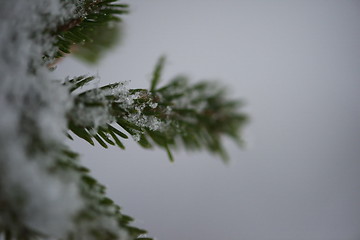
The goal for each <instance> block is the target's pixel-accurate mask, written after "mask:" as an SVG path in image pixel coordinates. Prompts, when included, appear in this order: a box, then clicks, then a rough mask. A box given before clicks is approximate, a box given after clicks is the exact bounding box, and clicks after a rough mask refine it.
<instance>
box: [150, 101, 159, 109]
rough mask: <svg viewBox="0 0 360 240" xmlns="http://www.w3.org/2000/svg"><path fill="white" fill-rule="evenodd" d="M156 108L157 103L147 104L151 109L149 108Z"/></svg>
mask: <svg viewBox="0 0 360 240" xmlns="http://www.w3.org/2000/svg"><path fill="white" fill-rule="evenodd" d="M157 106H158V103H156V102H155V103H154V102H151V103H149V107H151V108H156V107H157Z"/></svg>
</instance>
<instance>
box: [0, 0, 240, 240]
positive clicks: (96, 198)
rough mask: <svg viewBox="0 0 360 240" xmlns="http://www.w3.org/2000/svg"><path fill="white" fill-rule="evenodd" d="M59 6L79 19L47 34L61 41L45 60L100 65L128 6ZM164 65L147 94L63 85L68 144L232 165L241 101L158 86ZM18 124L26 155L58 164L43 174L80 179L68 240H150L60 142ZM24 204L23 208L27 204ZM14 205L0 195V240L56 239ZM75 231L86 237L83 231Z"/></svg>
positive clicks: (105, 1)
mask: <svg viewBox="0 0 360 240" xmlns="http://www.w3.org/2000/svg"><path fill="white" fill-rule="evenodd" d="M62 2H63V3H64V4H65V5H66V4H70V5H71V4H72V5H74V6H76V9H75V12H74V16H72V17H69V18H68V19H65V21H64V22H62V21H61V20H59V21H58V22H59V23H61V24H59V25H58V26H57V27H56V28H55V29H46V30H44V34H50V36H51V37H54V39H56V41H55V43H54V46H53V49H52V50H53V52H55V56H48V55H51V54H47V53H44V56H43V58H44V59H46V60H49V59H50V60H53V59H54V58H58V57H62V56H64V54H67V53H72V52H75V54H76V56H77V57H78V58H79V59H82V60H85V61H87V62H90V63H94V62H96V60H98V59H99V57H100V56H101V54H102V53H103V52H104V50H106V49H108V48H109V47H111V46H113V44H114V43H115V40H116V38H117V37H118V33H119V32H118V29H119V28H118V25H117V24H116V23H118V22H119V21H120V20H121V18H120V16H121V15H123V14H126V13H127V12H128V6H127V5H126V4H117V3H115V2H117V1H116V0H83V1H81V0H62ZM44 19H45V20H46V17H44ZM45 20H44V21H45ZM47 36H48V35H47ZM46 51H47V50H46ZM50 52H52V51H50ZM44 62H45V61H44ZM164 64H165V57H161V58H160V59H159V61H158V63H157V64H156V66H155V69H154V72H153V75H152V79H151V82H150V88H149V89H130V90H127V89H125V86H124V83H112V84H108V85H105V86H102V87H94V88H91V87H89V83H91V81H92V80H94V77H91V76H90V77H89V76H79V77H75V78H72V79H67V80H65V82H64V83H63V87H67V89H68V91H69V94H70V99H69V101H70V103H71V104H72V108H71V109H70V110H69V111H68V112H67V113H66V116H65V117H66V120H67V127H68V129H67V131H66V133H65V134H66V135H67V136H68V138H69V139H73V135H76V136H78V137H79V138H81V139H83V140H85V141H87V142H88V143H89V144H91V145H95V144H96V143H98V144H99V145H100V146H102V147H104V148H107V147H108V146H109V145H111V146H117V147H119V148H121V149H125V146H124V144H123V141H124V140H127V139H128V138H129V137H132V138H134V139H135V140H136V141H137V142H138V144H139V145H140V146H141V147H143V148H153V147H154V146H157V147H160V148H162V149H164V150H165V151H166V153H167V155H168V158H169V159H170V161H173V160H174V157H173V154H172V150H174V149H177V148H180V147H183V148H185V149H187V150H207V151H209V152H211V153H214V154H217V155H219V156H220V157H221V158H222V159H223V160H227V155H226V151H225V149H224V146H223V144H222V138H223V137H224V136H227V137H230V138H232V139H233V140H235V141H236V142H238V143H241V135H240V133H241V130H242V128H243V126H244V124H245V123H246V122H247V116H246V115H245V114H243V113H241V112H240V109H239V108H240V107H241V106H242V104H241V101H238V100H229V99H228V98H227V93H226V91H225V90H224V89H223V88H221V87H219V86H218V85H217V84H216V83H211V82H199V83H197V84H194V85H192V84H190V83H189V81H188V79H187V78H186V77H184V76H178V77H176V78H174V79H173V80H171V81H170V82H168V83H167V84H165V85H163V86H159V84H160V80H161V73H162V70H163V68H164ZM29 65H30V67H29V68H30V70H31V71H30V72H31V73H32V74H34V75H36V73H37V71H36V66H35V63H31V64H29ZM32 65H34V66H32ZM36 99H37V98H35V100H36ZM39 99H40V98H39ZM31 104H32V105H41V104H46V103H45V102H41V101H39V100H37V101H35V102H34V103H32V102H31V101H27V106H30V105H31ZM30 107H31V106H30ZM35 109H36V108H35ZM34 114H36V113H34ZM63 117H64V116H63ZM29 119H30V120H29ZM22 123H24V124H22ZM20 125H21V126H23V127H22V128H21V131H23V132H25V135H26V136H27V137H29V138H30V139H31V141H30V143H31V144H30V145H29V147H28V152H27V154H29V155H30V154H31V155H36V154H39V153H49V155H51V157H50V158H51V159H52V160H54V163H51V164H50V163H49V165H46V168H44V171H46V173H49V174H51V175H54V176H57V177H59V179H63V178H64V176H76V177H77V178H78V181H74V184H77V185H78V186H77V187H78V190H79V194H80V195H81V198H82V200H81V201H82V203H83V204H84V206H83V208H82V209H81V211H79V212H76V213H74V215H75V217H74V219H73V224H74V229H75V230H74V231H72V232H69V233H68V236H66V237H65V238H63V239H64V240H65V239H66V240H78V239H85V238H86V236H91V237H92V239H99V240H100V239H101V240H103V239H106V240H115V239H119V236H118V231H117V230H119V229H120V230H124V231H125V232H126V233H127V234H128V235H129V236H130V239H142V240H152V239H151V238H147V237H141V236H142V234H145V233H146V231H145V230H142V229H139V228H136V227H133V226H131V225H130V224H131V222H132V221H133V219H132V218H131V217H130V216H127V215H124V214H122V213H121V211H120V210H121V208H120V207H119V206H118V205H117V204H116V203H114V201H113V200H111V199H110V198H108V197H107V196H106V193H105V186H103V185H101V184H100V183H99V182H98V181H97V180H96V179H95V178H93V177H92V176H91V175H90V172H89V169H87V168H86V167H84V166H82V165H81V164H80V163H79V161H78V154H76V153H75V152H73V151H71V150H69V149H68V148H67V147H65V146H63V145H62V144H59V143H58V142H54V143H53V142H51V143H48V142H45V141H42V139H41V138H40V137H39V136H38V135H39V132H38V130H37V129H38V126H37V125H36V123H35V122H33V121H31V118H28V117H27V116H26V115H24V116H22V119H21V124H20ZM50 153H51V154H50ZM0 170H1V168H0ZM68 173H69V175H67V174H68ZM1 184H2V183H0V189H1ZM22 202H23V203H24V204H26V200H22ZM13 205H15V204H13V203H11V202H5V201H4V200H2V196H0V210H1V211H0V219H1V218H4V219H10V220H11V223H8V221H7V222H6V224H5V225H0V234H2V233H3V235H0V238H1V237H2V236H4V237H5V239H6V240H11V239H19V240H20V239H22V240H30V239H50V238H51V239H53V238H54V236H44V234H43V233H39V232H36V231H34V230H33V229H29V227H28V226H26V225H25V224H24V223H23V222H22V221H21V216H18V215H17V214H16V213H17V210H18V208H21V206H18V205H16V206H15V207H14V206H13ZM3 206H6V207H3ZM9 206H10V207H9ZM1 207H2V208H1ZM3 209H5V210H3ZM5 215H6V216H5ZM8 215H10V216H8ZM4 216H5V217H4ZM108 219H110V220H111V222H112V223H114V222H115V223H116V224H117V226H116V227H118V229H115V230H114V229H112V228H110V227H108V226H106V224H104V222H105V223H107V221H106V220H108ZM103 220H104V221H103ZM114 220H115V221H114ZM84 226H86V227H84ZM78 229H81V230H83V231H85V232H81V231H79V232H78V231H77V230H78ZM84 235H85V236H84Z"/></svg>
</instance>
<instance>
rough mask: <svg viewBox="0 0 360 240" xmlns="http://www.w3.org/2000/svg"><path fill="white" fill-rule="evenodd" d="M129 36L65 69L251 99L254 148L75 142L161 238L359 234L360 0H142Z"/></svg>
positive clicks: (136, 1) (293, 239)
mask: <svg viewBox="0 0 360 240" xmlns="http://www.w3.org/2000/svg"><path fill="white" fill-rule="evenodd" d="M128 2H129V3H130V5H131V14H130V15H129V16H127V17H125V22H126V25H125V26H126V27H125V36H124V39H123V41H122V44H121V45H119V47H118V48H116V49H114V50H113V51H112V52H111V53H110V54H108V55H107V56H106V58H105V59H104V60H103V61H102V62H101V64H100V65H99V66H96V67H89V66H86V65H83V64H81V63H79V62H77V61H76V60H74V59H71V58H68V59H66V60H65V61H63V62H62V63H60V65H59V66H58V69H57V71H56V74H57V75H58V76H65V75H81V74H84V73H88V74H95V75H98V76H99V77H100V79H101V82H100V84H106V83H109V82H116V81H125V80H131V82H130V84H129V87H131V88H136V87H143V88H144V87H148V86H149V78H150V76H151V72H152V69H153V67H154V64H155V62H156V60H157V59H158V57H159V56H160V55H161V54H166V55H167V57H168V63H167V65H166V68H165V72H164V77H163V79H164V81H166V80H168V79H170V78H172V77H174V76H175V75H177V74H179V73H185V74H187V75H188V76H190V77H191V78H192V79H193V80H194V81H198V80H203V79H210V80H214V79H215V80H219V81H221V82H222V83H223V84H224V85H227V86H228V87H229V88H230V89H231V96H232V97H234V98H241V99H243V100H244V101H245V102H246V107H245V108H244V111H245V112H247V113H248V114H249V115H250V117H251V119H252V120H251V123H250V124H249V125H248V126H247V127H246V131H245V135H244V137H245V140H246V142H247V146H246V148H245V149H239V148H238V147H237V146H235V144H233V143H231V142H230V141H226V145H227V146H228V150H229V152H230V156H231V162H230V164H229V165H224V164H223V163H222V162H221V161H220V160H219V159H217V158H215V157H214V156H211V155H209V154H207V153H185V152H178V153H176V154H175V158H176V160H175V163H170V162H169V161H168V160H167V156H166V153H165V152H162V151H161V150H154V151H149V150H145V149H142V148H140V147H139V146H138V145H137V144H136V143H133V141H132V140H129V141H127V142H126V146H127V149H126V150H125V151H122V150H120V149H117V148H111V149H108V150H104V149H102V148H101V147H99V146H98V147H92V146H88V145H87V144H86V143H83V142H81V141H76V142H75V143H74V144H73V148H74V149H76V150H78V151H80V152H81V154H82V159H83V163H84V164H85V165H88V166H90V167H91V169H92V171H93V174H94V175H95V176H96V177H97V178H99V180H100V181H101V182H103V183H104V184H105V185H106V186H107V187H108V193H109V195H110V196H111V197H112V198H114V199H115V200H116V202H117V203H118V204H119V205H120V206H122V207H123V211H124V212H125V213H126V214H129V215H131V216H133V217H134V218H135V219H136V223H135V225H137V226H140V227H143V228H145V229H148V230H149V236H153V237H156V238H157V239H159V240H195V239H199V240H200V239H201V240H205V239H206V240H218V239H224V240H239V239H241V240H242V239H244V240H358V239H360V175H359V173H360V160H359V156H360V125H359V123H360V107H359V100H360V96H359V93H360V79H359V77H360V24H359V23H360V1H356V0H353V1H351V0H336V1H335V0H323V1H321V0H304V1H291V0H289V1H285V0H273V1H266V0H263V1H261V0H251V1H250V0H248V1H244V0H224V1H215V0H206V1H205V0H191V1H190V0H182V1H166V0H133V1H128Z"/></svg>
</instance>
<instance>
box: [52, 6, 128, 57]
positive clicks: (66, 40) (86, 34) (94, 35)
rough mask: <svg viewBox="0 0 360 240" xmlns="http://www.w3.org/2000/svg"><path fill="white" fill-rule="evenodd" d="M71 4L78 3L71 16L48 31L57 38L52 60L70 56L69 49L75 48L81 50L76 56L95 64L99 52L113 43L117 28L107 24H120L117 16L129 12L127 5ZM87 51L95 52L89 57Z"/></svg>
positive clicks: (70, 50)
mask: <svg viewBox="0 0 360 240" xmlns="http://www.w3.org/2000/svg"><path fill="white" fill-rule="evenodd" d="M75 2H77V4H78V8H76V9H75V14H74V15H75V17H74V18H72V19H68V20H67V21H66V22H65V23H64V24H62V25H60V26H58V27H57V29H56V30H55V31H54V32H52V35H53V36H56V39H57V40H56V43H55V46H57V47H58V49H59V51H58V52H57V53H56V54H55V58H59V57H62V56H63V55H64V53H65V54H68V53H71V52H72V48H73V47H74V46H77V47H78V48H80V51H82V53H80V54H78V55H79V56H81V57H82V58H84V59H86V60H88V61H89V62H95V61H96V58H97V57H98V56H99V55H100V54H101V52H102V50H103V49H106V48H108V47H111V46H113V45H114V43H115V42H116V38H117V36H118V29H117V28H116V27H115V26H114V25H109V23H116V22H119V21H121V18H120V15H123V14H127V13H128V12H129V11H128V5H127V4H114V2H116V0H96V1H93V0H85V1H83V2H82V3H81V4H80V1H79V0H76V1H75ZM104 36H106V39H104ZM91 50H95V53H92V54H89V51H91ZM94 54H95V55H94Z"/></svg>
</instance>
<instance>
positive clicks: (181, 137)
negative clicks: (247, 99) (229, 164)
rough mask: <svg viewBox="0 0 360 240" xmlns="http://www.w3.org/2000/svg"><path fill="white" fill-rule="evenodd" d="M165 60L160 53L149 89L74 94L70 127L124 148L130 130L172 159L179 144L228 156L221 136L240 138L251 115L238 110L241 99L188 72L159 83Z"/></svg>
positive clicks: (74, 84) (73, 84)
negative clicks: (191, 79)
mask: <svg viewBox="0 0 360 240" xmlns="http://www.w3.org/2000/svg"><path fill="white" fill-rule="evenodd" d="M163 65H164V58H160V60H159V62H158V64H157V65H156V67H155V70H154V74H153V78H152V81H151V86H150V89H149V90H147V89H127V88H126V84H124V83H114V84H109V85H106V86H103V87H99V88H93V89H90V90H86V91H82V92H80V93H77V94H74V96H73V97H74V105H73V108H72V109H71V110H70V111H69V112H68V120H69V122H68V126H69V129H70V130H71V131H72V133H74V134H75V135H77V136H78V137H80V138H82V139H84V140H86V141H87V142H89V143H90V144H92V145H94V140H96V141H97V142H98V143H99V144H100V145H101V146H103V147H105V148H107V147H108V145H117V146H119V147H120V148H122V149H124V144H123V143H122V142H121V141H120V140H119V138H122V139H127V138H128V135H130V136H132V137H133V139H135V140H137V141H138V143H139V144H140V145H141V146H142V147H145V148H151V147H153V146H154V145H157V146H159V147H161V148H164V149H165V150H166V151H167V153H168V156H169V158H170V160H173V156H172V154H171V149H175V148H177V147H178V145H181V146H183V147H185V148H186V149H188V150H200V149H207V150H209V151H210V152H213V153H215V154H219V155H220V156H221V157H222V158H223V160H227V155H226V151H225V149H224V147H223V146H222V141H221V137H222V136H223V135H227V136H229V137H231V138H233V139H235V140H236V141H237V142H238V143H241V138H240V135H239V133H240V130H241V128H242V127H243V126H244V124H245V123H246V122H247V116H246V115H245V114H243V113H240V112H238V109H239V106H241V102H240V101H233V100H228V99H226V97H225V96H226V91H225V90H224V89H222V88H220V87H218V86H217V85H216V84H215V83H212V82H206V81H204V82H200V83H197V84H195V85H190V84H189V81H188V79H187V78H186V77H183V76H179V77H176V78H174V79H173V80H172V81H170V83H168V84H167V85H165V86H163V87H160V88H158V87H157V85H158V82H159V79H160V76H161V69H162V68H163ZM91 80H93V77H85V76H81V77H77V78H73V79H71V80H68V81H67V82H66V83H65V84H66V85H68V86H69V90H70V91H71V92H73V91H75V90H79V88H80V87H82V86H84V85H85V84H87V83H88V82H90V81H91ZM69 137H70V138H72V137H71V136H70V135H69Z"/></svg>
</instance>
